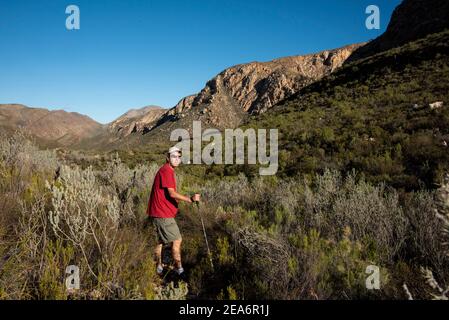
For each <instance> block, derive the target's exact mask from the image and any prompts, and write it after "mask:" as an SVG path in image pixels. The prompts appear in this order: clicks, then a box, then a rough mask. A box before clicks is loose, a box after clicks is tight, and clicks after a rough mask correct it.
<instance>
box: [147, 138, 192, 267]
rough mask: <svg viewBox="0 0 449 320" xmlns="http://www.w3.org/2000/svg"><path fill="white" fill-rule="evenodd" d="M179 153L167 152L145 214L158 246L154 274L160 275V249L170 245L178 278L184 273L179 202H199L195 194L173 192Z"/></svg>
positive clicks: (177, 151) (173, 148)
mask: <svg viewBox="0 0 449 320" xmlns="http://www.w3.org/2000/svg"><path fill="white" fill-rule="evenodd" d="M181 155H182V153H181V150H180V149H179V148H178V147H171V148H170V149H169V150H168V153H167V159H166V162H165V164H164V165H163V166H162V167H161V168H160V169H159V171H158V172H157V173H156V176H155V177H154V182H153V187H152V189H151V195H150V200H149V202H148V208H147V215H148V219H149V220H151V222H152V223H153V225H154V227H155V230H156V234H157V239H158V243H157V245H156V248H155V250H154V253H155V258H156V262H157V269H156V271H157V273H158V274H162V272H163V265H162V247H163V245H167V244H170V243H171V247H172V256H173V260H174V262H175V270H176V272H177V273H178V275H181V274H182V273H183V272H184V269H183V267H182V263H181V242H182V237H181V233H180V232H179V228H178V225H177V224H176V221H175V217H176V214H177V213H178V203H179V201H185V202H188V203H194V202H199V201H200V195H199V194H197V193H196V194H194V195H193V196H191V197H188V196H185V195H182V194H180V193H178V192H176V178H175V168H176V167H178V166H179V164H180V163H181Z"/></svg>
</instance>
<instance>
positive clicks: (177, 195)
mask: <svg viewBox="0 0 449 320" xmlns="http://www.w3.org/2000/svg"><path fill="white" fill-rule="evenodd" d="M167 189H168V194H169V195H170V197H172V198H173V199H175V200H176V201H177V202H179V201H185V202H190V203H193V202H198V201H200V195H199V194H198V193H195V195H193V196H192V197H191V198H189V197H187V196H184V195H182V194H180V193H178V192H176V191H175V189H173V188H167Z"/></svg>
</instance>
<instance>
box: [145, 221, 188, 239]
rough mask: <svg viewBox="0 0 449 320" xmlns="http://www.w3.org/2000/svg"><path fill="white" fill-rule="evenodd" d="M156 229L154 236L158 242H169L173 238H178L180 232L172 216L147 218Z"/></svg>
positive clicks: (179, 237)
mask: <svg viewBox="0 0 449 320" xmlns="http://www.w3.org/2000/svg"><path fill="white" fill-rule="evenodd" d="M149 219H150V220H151V221H152V223H153V226H154V228H155V229H156V230H155V231H156V237H157V241H158V242H159V243H163V244H169V243H170V242H173V241H174V240H180V239H182V238H181V232H180V231H179V228H178V225H177V223H176V221H175V219H174V218H154V217H150V218H149Z"/></svg>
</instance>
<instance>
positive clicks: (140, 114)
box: [108, 106, 166, 137]
mask: <svg viewBox="0 0 449 320" xmlns="http://www.w3.org/2000/svg"><path fill="white" fill-rule="evenodd" d="M165 111H166V110H165V109H162V108H161V107H158V106H147V107H144V108H141V109H131V110H129V111H128V112H126V113H125V114H123V115H122V116H120V117H119V118H117V119H116V120H114V121H112V122H111V123H109V124H108V131H109V132H111V133H113V134H115V135H117V136H119V137H125V136H128V135H130V134H131V133H134V132H144V131H146V130H150V129H151V128H152V124H153V123H155V122H156V120H158V119H159V117H160V116H161V115H162V114H164V112H165Z"/></svg>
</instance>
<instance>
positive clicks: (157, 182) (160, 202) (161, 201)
mask: <svg viewBox="0 0 449 320" xmlns="http://www.w3.org/2000/svg"><path fill="white" fill-rule="evenodd" d="M167 188H173V189H175V190H176V179H175V170H174V169H173V168H172V167H171V166H170V164H169V163H168V162H167V163H166V164H164V165H163V166H162V167H161V168H160V169H159V171H158V172H157V173H156V176H155V177H154V182H153V188H152V189H151V195H150V200H149V201H148V208H147V215H149V216H150V217H156V218H174V217H175V216H176V214H177V213H178V202H177V201H176V200H175V199H173V198H172V197H170V195H169V193H168V189H167Z"/></svg>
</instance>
